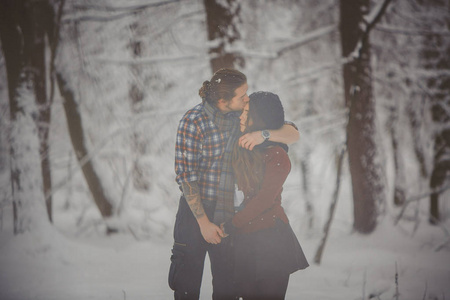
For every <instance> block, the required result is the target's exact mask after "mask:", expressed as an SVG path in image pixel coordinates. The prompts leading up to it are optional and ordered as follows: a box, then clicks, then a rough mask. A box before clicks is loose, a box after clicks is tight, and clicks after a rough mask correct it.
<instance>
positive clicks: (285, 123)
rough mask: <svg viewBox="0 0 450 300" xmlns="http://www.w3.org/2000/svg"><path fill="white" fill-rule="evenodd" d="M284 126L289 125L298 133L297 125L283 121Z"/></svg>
mask: <svg viewBox="0 0 450 300" xmlns="http://www.w3.org/2000/svg"><path fill="white" fill-rule="evenodd" d="M284 125H291V126H292V127H294V128H295V129H297V131H298V127H297V125H295V123H294V122H291V121H284Z"/></svg>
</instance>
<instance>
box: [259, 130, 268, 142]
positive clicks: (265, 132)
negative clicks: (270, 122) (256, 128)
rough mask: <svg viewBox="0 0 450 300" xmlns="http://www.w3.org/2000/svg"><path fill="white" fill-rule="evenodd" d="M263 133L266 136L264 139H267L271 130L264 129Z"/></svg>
mask: <svg viewBox="0 0 450 300" xmlns="http://www.w3.org/2000/svg"><path fill="white" fill-rule="evenodd" d="M261 135H262V137H263V138H264V141H267V140H268V139H269V138H270V132H269V130H263V131H261Z"/></svg>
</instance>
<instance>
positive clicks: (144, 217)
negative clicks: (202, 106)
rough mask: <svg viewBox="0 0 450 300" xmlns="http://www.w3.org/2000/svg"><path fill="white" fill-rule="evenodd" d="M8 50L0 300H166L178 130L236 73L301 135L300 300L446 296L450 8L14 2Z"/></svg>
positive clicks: (294, 175) (289, 209)
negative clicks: (280, 108)
mask: <svg viewBox="0 0 450 300" xmlns="http://www.w3.org/2000/svg"><path fill="white" fill-rule="evenodd" d="M0 49H1V51H0V187H1V189H0V192H1V194H0V270H1V271H0V299H2V300H3V299H4V300H26V299H36V300H44V299H45V300H59V299H61V300H62V299H64V300H70V299H94V300H103V299H127V300H131V299H172V291H171V290H170V289H169V287H168V285H167V273H168V268H169V264H170V259H169V258H170V249H171V247H172V242H173V240H172V231H173V224H174V220H175V213H176V211H177V207H178V201H179V197H180V190H179V188H178V185H177V184H176V182H175V172H174V150H175V137H176V130H177V126H178V122H179V120H180V118H181V117H182V116H183V114H184V112H186V111H187V110H188V109H190V108H191V107H193V106H194V105H196V104H197V103H199V102H200V101H201V99H200V97H199V96H198V90H199V88H200V87H201V85H202V83H203V81H205V80H208V79H210V78H211V76H212V74H213V73H214V71H216V70H218V69H220V68H222V67H233V68H236V69H238V70H240V71H242V72H244V73H245V74H246V75H247V79H248V84H249V94H250V93H252V92H255V91H261V90H263V91H271V92H274V93H276V94H278V95H279V96H280V98H281V100H282V102H283V105H284V108H285V113H286V119H287V120H290V121H293V122H294V123H295V124H296V125H297V127H298V128H299V132H300V140H299V141H298V142H296V143H295V144H292V145H291V146H290V148H289V157H290V159H291V163H292V169H291V172H290V175H289V177H288V179H287V181H286V183H285V185H284V190H283V207H284V209H285V211H286V213H287V214H288V216H289V219H290V222H291V226H292V227H293V229H294V231H295V233H296V234H297V236H298V238H299V240H300V243H301V244H302V247H303V249H304V251H305V253H306V255H307V258H308V260H309V263H310V265H311V266H310V267H309V268H307V269H306V270H303V271H300V272H297V273H295V274H293V275H292V276H291V280H290V283H289V287H288V293H287V299H292V300H294V299H309V300H311V299H312V300H327V299H330V300H332V299H333V300H337V299H343V300H344V299H346V300H348V299H389V300H390V299H395V300H412V299H424V300H425V299H426V300H444V299H450V284H449V283H450V55H449V53H450V1H449V0H408V1H399V0H397V1H396V0H353V1H352V0H323V1H307V0H245V1H244V0H204V1H201V0H127V1H126V0H0ZM201 299H211V274H210V270H209V265H208V263H207V264H206V266H205V271H204V279H203V286H202V294H201Z"/></svg>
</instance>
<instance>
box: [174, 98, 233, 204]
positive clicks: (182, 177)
mask: <svg viewBox="0 0 450 300" xmlns="http://www.w3.org/2000/svg"><path fill="white" fill-rule="evenodd" d="M238 116H239V113H229V117H230V118H236V122H238V121H239V119H238ZM229 137H230V131H227V132H221V131H219V129H218V128H217V127H216V126H215V125H214V123H213V122H212V121H211V120H210V119H209V118H208V117H207V115H206V113H205V112H204V111H203V105H202V104H198V105H196V106H195V107H194V108H192V109H191V110H189V111H187V112H186V114H185V115H184V116H183V118H182V119H181V121H180V124H179V126H178V131H177V140H176V146H175V172H176V174H177V177H176V181H177V183H178V184H179V185H180V186H181V183H182V182H192V181H197V183H198V185H199V188H200V196H201V199H202V201H216V192H217V190H218V187H219V181H220V172H221V170H222V157H223V153H224V151H225V147H226V144H227V141H228V138H229Z"/></svg>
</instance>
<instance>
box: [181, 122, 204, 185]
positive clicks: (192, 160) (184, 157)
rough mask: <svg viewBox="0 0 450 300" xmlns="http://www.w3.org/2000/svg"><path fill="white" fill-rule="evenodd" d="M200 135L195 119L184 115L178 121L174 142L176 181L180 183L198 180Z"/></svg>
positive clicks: (201, 134)
mask: <svg viewBox="0 0 450 300" xmlns="http://www.w3.org/2000/svg"><path fill="white" fill-rule="evenodd" d="M202 136H203V133H202V132H201V130H200V128H199V126H198V124H197V122H196V121H195V119H190V118H186V117H184V118H183V119H182V120H181V121H180V124H179V126H178V130H177V139H176V143H175V173H176V174H177V177H176V181H177V183H178V184H180V185H181V183H182V182H192V181H198V180H199V178H198V177H199V174H198V168H199V161H200V157H201V140H202Z"/></svg>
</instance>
